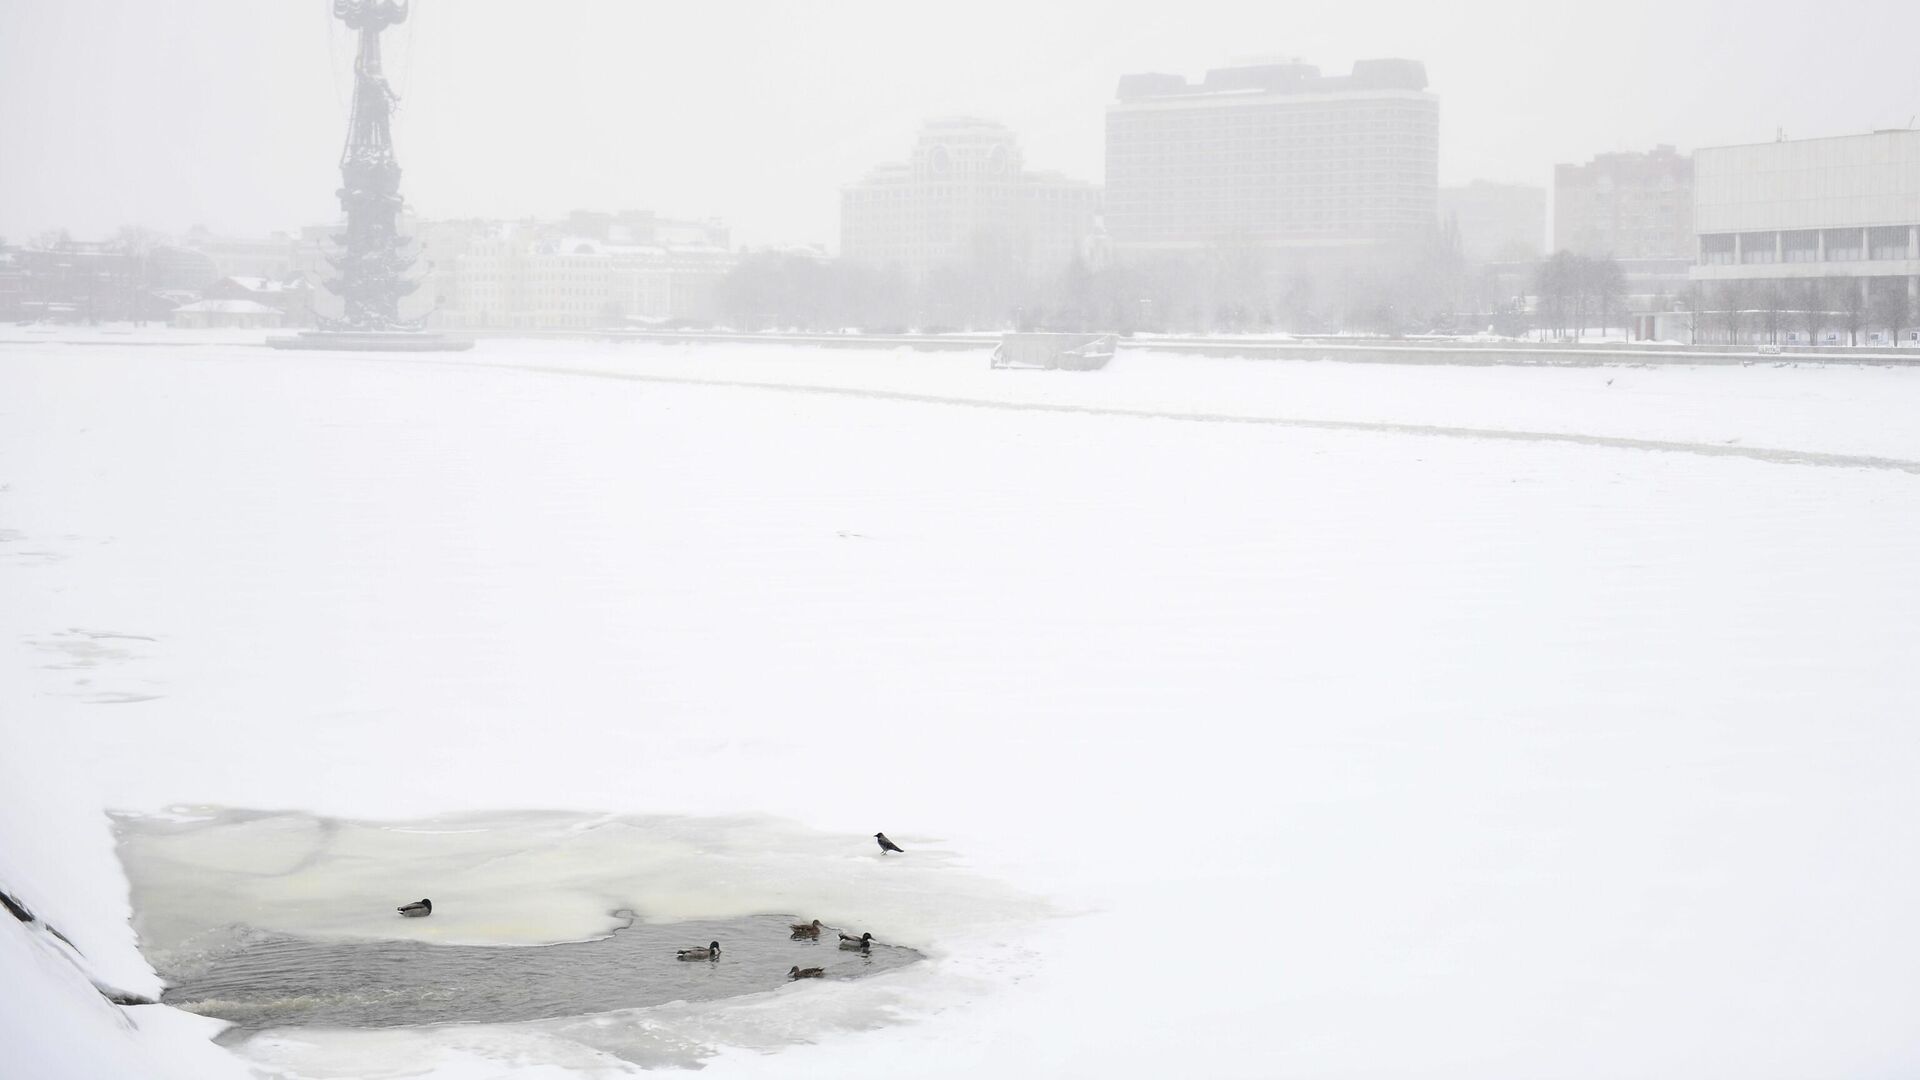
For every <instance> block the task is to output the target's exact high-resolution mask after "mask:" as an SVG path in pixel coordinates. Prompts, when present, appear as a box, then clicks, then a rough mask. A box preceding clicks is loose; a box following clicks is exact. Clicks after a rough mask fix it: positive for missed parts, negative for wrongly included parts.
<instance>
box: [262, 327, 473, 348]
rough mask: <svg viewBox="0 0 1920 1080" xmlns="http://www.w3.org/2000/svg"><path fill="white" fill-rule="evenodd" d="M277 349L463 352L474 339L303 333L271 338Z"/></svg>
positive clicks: (270, 344)
mask: <svg viewBox="0 0 1920 1080" xmlns="http://www.w3.org/2000/svg"><path fill="white" fill-rule="evenodd" d="M267 345H268V347H270V348H275V349H320V350H326V351H330V352H463V351H465V350H467V349H471V348H473V339H472V338H470V337H461V336H460V335H458V334H438V333H421V332H413V331H405V330H390V331H383V330H302V331H300V332H299V333H297V334H279V335H276V336H273V337H269V338H267Z"/></svg>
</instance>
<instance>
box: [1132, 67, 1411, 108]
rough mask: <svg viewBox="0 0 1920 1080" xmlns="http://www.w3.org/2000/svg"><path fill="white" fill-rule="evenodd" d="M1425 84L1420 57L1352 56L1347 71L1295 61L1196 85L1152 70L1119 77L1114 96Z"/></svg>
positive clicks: (1223, 72) (1219, 71)
mask: <svg viewBox="0 0 1920 1080" xmlns="http://www.w3.org/2000/svg"><path fill="white" fill-rule="evenodd" d="M1426 88H1427V66H1426V65H1425V64H1423V63H1421V62H1420V61H1418V60H1397V59H1382V60H1356V61H1354V62H1353V73H1352V74H1350V75H1322V74H1320V69H1319V68H1317V67H1315V66H1313V65H1312V64H1303V63H1301V62H1299V61H1298V60H1294V61H1289V62H1286V63H1277V64H1244V65H1239V66H1235V67H1224V68H1214V69H1213V70H1211V71H1209V72H1207V74H1206V77H1205V78H1203V79H1202V80H1201V81H1199V82H1197V83H1192V82H1188V81H1187V79H1186V78H1185V77H1184V76H1181V75H1168V74H1164V73H1159V72H1151V73H1146V74H1139V75H1122V76H1120V86H1119V88H1118V90H1117V91H1116V92H1115V96H1116V97H1117V98H1119V99H1120V101H1122V102H1132V101H1148V100H1153V99H1164V98H1186V97H1200V96H1203V95H1212V94H1333V93H1351V92H1354V91H1366V90H1413V91H1420V90H1425V89H1426Z"/></svg>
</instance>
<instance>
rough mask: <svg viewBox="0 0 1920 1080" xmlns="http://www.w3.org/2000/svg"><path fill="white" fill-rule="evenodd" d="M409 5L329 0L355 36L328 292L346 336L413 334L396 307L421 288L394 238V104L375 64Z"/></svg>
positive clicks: (402, 0)
mask: <svg viewBox="0 0 1920 1080" xmlns="http://www.w3.org/2000/svg"><path fill="white" fill-rule="evenodd" d="M408 6H409V0H334V3H333V14H334V17H335V18H338V19H340V20H341V21H342V22H344V23H346V24H347V27H348V28H349V29H351V30H354V31H356V32H358V34H359V36H360V48H359V53H358V55H357V56H356V57H355V59H354V62H353V116H352V119H351V120H349V121H348V123H347V146H346V149H345V150H344V151H342V152H341V154H340V179H341V187H340V191H339V195H340V206H341V208H342V209H343V210H345V211H346V213H347V231H346V233H345V234H344V235H342V236H340V237H338V238H337V239H338V240H339V241H340V242H341V245H342V250H341V252H340V253H339V254H338V255H336V256H333V257H331V258H330V259H329V261H330V262H331V263H332V264H333V268H334V269H335V270H336V271H338V273H339V276H338V277H336V278H334V279H333V280H332V281H330V282H328V283H327V288H328V289H329V290H331V291H332V292H333V293H335V294H336V295H338V296H339V297H340V299H341V300H342V301H343V302H344V303H345V305H346V311H345V314H344V316H343V317H342V318H341V319H340V320H339V327H340V328H341V329H348V330H412V329H418V327H419V322H420V321H419V320H405V319H402V318H401V317H400V301H401V299H402V298H403V297H405V296H407V295H408V294H410V293H412V292H413V291H414V290H415V289H417V288H419V285H420V283H419V282H418V281H415V280H410V279H408V277H407V276H406V275H407V271H408V270H409V269H411V268H412V266H413V258H412V256H410V255H408V254H407V252H406V243H407V241H406V238H404V237H402V236H400V235H399V220H400V208H401V205H402V202H401V199H400V162H399V161H398V160H397V159H396V158H395V157H394V153H393V126H392V117H393V106H394V102H395V101H397V100H398V98H396V96H395V95H394V93H393V90H392V89H391V88H389V87H388V86H387V79H386V75H385V73H384V72H382V70H381V65H380V32H381V31H382V30H385V29H386V28H387V27H389V26H392V25H394V24H395V23H401V22H405V21H406V18H407V9H408Z"/></svg>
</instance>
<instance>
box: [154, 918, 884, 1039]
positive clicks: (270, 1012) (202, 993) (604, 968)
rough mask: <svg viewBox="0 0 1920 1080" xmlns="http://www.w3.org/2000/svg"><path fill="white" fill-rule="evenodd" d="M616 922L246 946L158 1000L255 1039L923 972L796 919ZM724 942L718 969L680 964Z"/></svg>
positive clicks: (601, 1008)
mask: <svg viewBox="0 0 1920 1080" xmlns="http://www.w3.org/2000/svg"><path fill="white" fill-rule="evenodd" d="M616 914H618V915H620V916H622V917H625V918H626V919H627V920H628V925H627V926H625V927H624V928H622V929H619V930H616V931H614V933H613V934H612V935H611V936H609V937H605V938H601V939H599V940H596V941H579V942H568V943H564V944H558V945H539V946H480V945H433V944H427V943H424V942H417V941H316V940H309V939H305V938H298V937H292V936H288V935H283V934H264V933H250V934H246V935H244V936H242V937H241V938H240V939H239V940H238V941H236V942H234V943H233V945H232V947H231V948H230V949H227V950H224V951H223V952H222V953H220V954H219V955H215V956H208V957H203V958H202V959H201V962H199V963H196V964H195V965H194V970H193V971H190V972H188V971H176V972H166V971H163V972H161V974H162V976H164V977H166V979H167V981H168V982H169V983H170V984H172V988H171V989H169V990H168V991H167V992H166V993H165V994H164V995H162V997H161V1000H162V1001H164V1002H166V1003H167V1004H169V1005H175V1006H178V1007H180V1008H183V1009H187V1010H189V1011H191V1012H197V1013H202V1014H205V1015H207V1016H216V1017H220V1018H221V1019H225V1020H232V1021H234V1022H235V1023H237V1024H239V1025H240V1027H241V1028H242V1029H253V1030H257V1029H260V1028H266V1027H281V1026H293V1025H323V1026H334V1027H399V1026H406V1025H427V1024H458V1023H510V1022H514V1021H521V1020H539V1019H545V1018H549V1017H559V1016H578V1015H581V1014H585V1013H596V1012H606V1011H609V1010H613V1009H630V1008H638V1007H642V1006H647V1005H659V1004H663V1003H665V1002H669V1001H711V1000H714V999H716V998H725V997H734V996H737V995H740V994H752V993H758V992H760V991H764V990H771V989H773V988H775V987H778V986H781V985H784V984H785V983H786V982H787V969H788V968H790V967H793V966H795V965H798V966H800V967H824V968H826V969H827V973H826V978H828V979H850V978H858V977H860V976H862V975H869V974H873V973H875V972H879V971H886V970H889V969H891V968H897V967H902V966H904V965H906V964H910V963H912V962H913V961H915V960H917V959H919V958H920V954H919V953H917V952H915V951H913V950H912V949H907V948H900V947H895V946H887V945H882V944H879V943H877V942H876V943H875V944H874V946H873V947H872V949H871V950H870V951H869V952H867V953H865V954H862V953H858V952H845V951H842V950H840V949H839V948H837V947H836V939H835V935H834V933H833V932H832V931H828V932H827V933H826V934H825V935H824V937H825V939H826V940H824V941H822V942H819V943H815V942H810V941H792V940H789V938H788V931H787V924H788V923H791V922H798V921H800V920H799V918H798V917H792V916H786V915H755V916H750V917H747V918H740V919H725V920H718V921H707V922H700V921H694V922H676V923H671V924H665V925H647V924H642V923H637V922H635V921H633V915H632V913H631V912H618V913H616ZM716 940H717V941H719V942H720V958H719V959H718V960H714V961H696V962H687V961H681V960H676V959H675V958H674V951H675V950H676V949H685V948H690V947H693V946H697V945H705V944H706V943H707V942H709V941H716Z"/></svg>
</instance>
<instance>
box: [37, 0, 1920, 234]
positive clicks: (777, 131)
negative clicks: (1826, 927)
mask: <svg viewBox="0 0 1920 1080" xmlns="http://www.w3.org/2000/svg"><path fill="white" fill-rule="evenodd" d="M330 7H331V4H330V0H168V2H164V3H162V2H157V0H0V236H4V237H7V238H8V239H10V240H13V241H15V242H19V241H21V240H24V239H26V238H27V237H28V236H30V235H32V234H33V233H34V232H37V231H39V230H42V229H45V228H50V227H54V226H66V227H68V228H70V229H72V230H73V231H74V233H75V234H76V235H77V236H80V237H83V238H84V237H89V236H95V235H104V234H107V233H110V232H111V231H112V230H113V229H114V228H115V227H117V226H119V225H121V224H131V223H138V224H144V225H147V226H150V227H155V228H161V229H165V230H170V231H178V230H183V229H185V228H186V227H187V226H190V225H193V224H196V223H197V224H205V225H207V226H209V227H211V228H213V229H215V230H216V231H223V232H233V233H248V234H251V233H264V232H267V231H269V230H271V229H275V228H284V229H292V228H296V227H298V226H299V225H302V224H306V223H312V222H320V221H328V220H332V219H333V218H334V217H335V216H336V215H337V213H338V206H337V204H336V202H335V201H334V198H333V191H334V188H335V187H336V186H337V181H338V173H337V158H338V155H339V151H340V144H341V142H342V139H343V137H344V133H345V125H346V114H347V101H348V98H349V96H350V93H351V74H350V71H349V67H350V63H351V55H352V39H351V36H350V35H349V34H348V33H347V32H346V31H345V30H344V29H343V28H341V27H340V25H339V24H338V23H337V22H335V21H334V20H333V19H332V18H331V16H330V14H329V12H330ZM936 11H937V12H938V14H935V13H934V12H936ZM1816 11H1817V15H1816V14H1809V12H1816ZM1917 39H1920V3H1915V2H1913V0H1833V2H1828V3H1822V4H1818V5H1811V4H1805V3H1793V4H1788V3H1784V2H1781V0H1748V2H1730V0H1711V2H1689V0H1678V2H1671V0H1670V2H1666V3H1646V2H1637V0H1636V2H1621V3H1613V4H1584V5H1575V4H1561V3H1544V2H1542V3H1519V2H1507V0H1497V2H1477V3H1473V2H1463V3H1455V4H1435V3H1432V2H1431V0H1421V2H1393V3H1333V2H1326V3H1321V4H1304V3H1303V4H1283V3H1275V2H1273V0H1263V2H1257V3H1223V2H1214V0H1157V2H1144V0H1098V2H1095V0H1067V2H1046V0H1019V2H1014V0H969V2H967V3H964V4H962V3H953V4H947V5H943V6H940V7H938V8H936V7H935V6H933V5H928V4H918V3H902V2H900V0H889V2H871V0H857V2H836V3H832V4H826V3H819V4H796V3H785V2H781V3H773V2H767V3H745V2H737V0H736V2H727V0H705V2H693V0H685V2H673V3H664V2H653V0H538V2H519V3H515V2H512V0H416V3H415V13H414V17H413V19H412V21H411V22H410V23H408V24H407V25H405V26H403V27H399V28H396V29H394V30H390V31H389V32H388V33H387V35H386V39H385V41H386V46H387V53H388V58H389V64H388V72H389V77H390V79H391V81H392V83H393V86H394V88H395V89H396V90H397V91H398V92H399V93H400V94H401V95H402V102H401V107H400V112H399V114H398V116H397V118H396V124H395V138H396V141H397V143H398V146H399V153H400V160H401V163H402V165H403V166H404V167H405V169H406V174H405V179H404V181H403V184H402V190H403V192H404V193H405V195H406V197H407V199H408V201H409V203H410V204H411V205H412V207H413V208H414V209H415V210H416V212H418V213H420V214H422V215H423V216H427V217H456V216H486V217H521V216H526V215H541V216H549V215H558V214H562V213H564V212H566V211H567V210H569V209H572V208H576V207H586V208H595V209H607V210H618V209H652V210H657V211H659V212H660V213H662V214H666V215H669V216H678V217H708V216H712V217H720V218H723V219H725V220H726V221H728V222H729V223H731V224H732V225H733V226H734V229H735V239H736V241H744V242H749V243H806V242H819V243H826V244H829V245H832V244H833V243H834V242H835V240H836V233H837V220H838V206H839V194H838V192H839V187H840V185H842V184H844V183H847V182H849V181H852V180H855V179H858V178H859V177H860V176H861V175H862V174H864V173H865V172H866V171H867V170H868V169H869V168H870V167H871V166H873V165H875V164H877V163H880V162H883V161H893V160H899V159H901V158H903V157H904V155H905V153H906V151H907V148H908V145H909V144H910V142H911V141H912V138H913V133H914V129H915V127H916V126H917V125H918V124H919V122H920V121H921V120H922V119H924V118H927V117H930V116H939V115H954V114H966V115H977V116H982V117H986V118H989V119H994V120H999V121H1001V122H1004V123H1006V124H1007V125H1009V126H1010V127H1012V128H1013V129H1014V130H1015V131H1016V132H1018V134H1019V135H1020V137H1021V139H1022V143H1023V145H1024V147H1025V150H1026V155H1027V160H1028V163H1029V165H1030V166H1032V167H1038V168H1051V169H1059V170H1061V171H1064V172H1067V173H1069V174H1071V175H1075V176H1078V177H1082V178H1085V179H1088V180H1094V181H1099V180H1101V179H1102V176H1101V173H1102V137H1103V124H1104V119H1103V117H1104V114H1103V107H1104V106H1105V104H1106V103H1107V102H1108V101H1109V100H1110V98H1111V96H1112V93H1113V88H1114V83H1115V80H1116V79H1117V78H1118V77H1119V76H1120V75H1121V74H1123V73H1126V72H1134V71H1168V72H1175V73H1180V74H1185V75H1188V76H1190V77H1197V76H1199V75H1200V74H1201V73H1203V72H1204V71H1205V70H1206V69H1207V68H1209V67H1218V66H1223V65H1225V64H1226V63H1228V62H1229V61H1231V60H1233V59H1236V58H1241V57H1247V56H1270V55H1281V56H1288V55H1293V56H1299V57H1301V58H1303V59H1305V60H1307V61H1308V62H1310V63H1316V64H1318V65H1320V67H1321V68H1322V69H1323V70H1325V71H1328V72H1330V73H1338V72H1343V71H1345V70H1346V69H1347V67H1348V66H1349V65H1350V64H1351V63H1352V61H1353V60H1354V59H1356V58H1366V57H1374V56H1405V57H1411V58H1414V59H1418V60H1423V61H1425V63H1426V65H1427V71H1428V75H1429V77H1430V79H1431V81H1432V89H1433V90H1434V91H1435V92H1436V93H1437V94H1439V95H1440V102H1441V144H1440V145H1441V158H1440V170H1441V181H1442V182H1443V183H1459V182H1465V181H1467V180H1470V179H1475V178H1486V179H1493V180H1511V181H1524V182H1530V183H1536V184H1547V183H1548V182H1549V180H1550V176H1551V168H1552V165H1553V163H1554V162H1556V161H1576V160H1585V159H1586V158H1588V157H1591V156H1592V155H1593V154H1594V153H1596V152H1601V151H1606V150H1621V149H1644V148H1646V147H1649V146H1651V145H1653V144H1655V143H1659V142H1671V143H1676V144H1678V145H1679V146H1680V147H1681V148H1682V149H1686V150H1691V149H1693V148H1696V147H1698V146H1702V145H1718V144H1726V143H1738V142H1755V141H1764V140H1767V139H1771V138H1772V137H1773V136H1774V133H1775V130H1776V129H1778V128H1784V129H1785V131H1786V132H1787V134H1788V135H1789V136H1790V137H1795V138H1802V137H1812V136H1816V135H1835V134H1846V133H1852V132H1859V131H1866V130H1870V129H1872V128H1878V127H1906V126H1908V124H1909V122H1910V119H1911V118H1912V117H1913V116H1914V114H1915V113H1920V75H1916V74H1915V68H1914V66H1913V62H1912V60H1911V58H1910V53H1911V49H1912V46H1913V42H1914V41H1915V40H1917Z"/></svg>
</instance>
